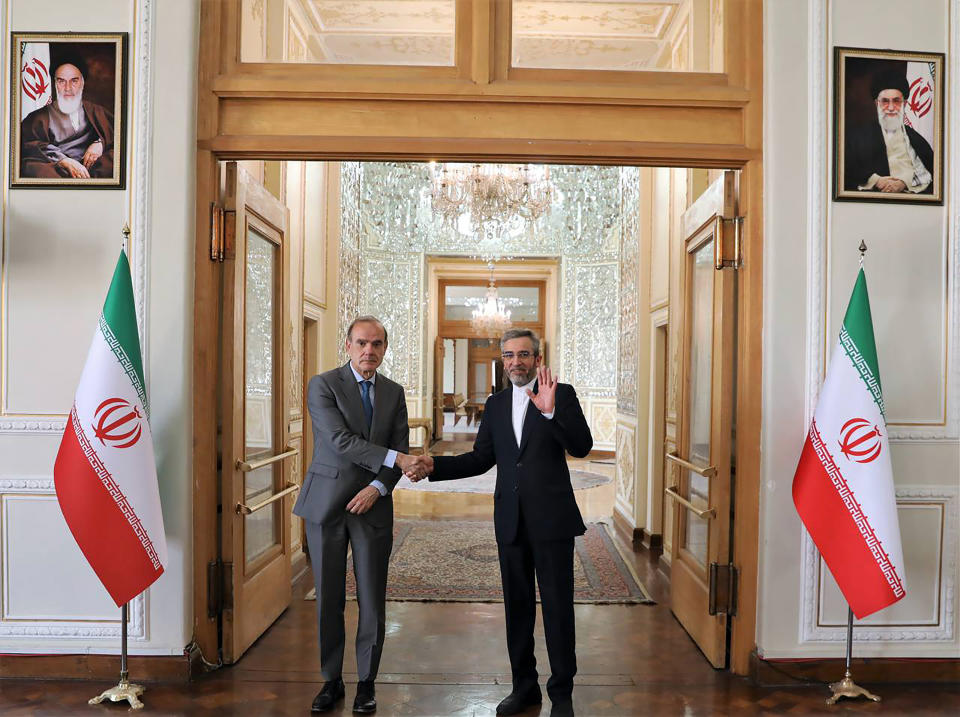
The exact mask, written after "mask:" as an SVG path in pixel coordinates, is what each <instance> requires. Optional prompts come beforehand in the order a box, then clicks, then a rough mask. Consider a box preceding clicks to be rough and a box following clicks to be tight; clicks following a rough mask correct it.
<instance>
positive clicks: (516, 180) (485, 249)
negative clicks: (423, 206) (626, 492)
mask: <svg viewBox="0 0 960 717" xmlns="http://www.w3.org/2000/svg"><path fill="white" fill-rule="evenodd" d="M430 169H431V175H432V179H433V185H432V187H431V190H430V200H431V203H432V205H433V210H434V211H435V212H437V213H438V214H439V215H440V216H441V217H442V218H443V221H444V224H446V225H447V226H450V227H453V228H454V229H457V228H458V224H459V222H460V218H461V217H464V216H466V217H469V221H470V229H471V231H472V232H473V234H474V235H475V236H476V238H477V242H478V243H477V255H478V256H481V257H482V258H483V259H487V260H491V259H499V258H500V253H501V248H502V242H501V241H500V235H501V233H502V232H503V230H504V229H505V228H506V227H507V226H508V225H510V224H511V223H515V222H517V221H518V220H519V221H527V222H533V221H536V220H537V219H539V218H540V217H542V216H543V215H544V214H545V213H546V212H547V210H549V209H550V207H551V205H552V204H553V200H554V194H555V191H554V187H553V183H552V182H551V181H550V168H549V167H547V166H546V165H531V164H459V163H442V164H437V163H435V162H432V163H431V164H430Z"/></svg>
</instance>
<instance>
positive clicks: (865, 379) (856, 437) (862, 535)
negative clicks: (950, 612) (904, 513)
mask: <svg viewBox="0 0 960 717" xmlns="http://www.w3.org/2000/svg"><path fill="white" fill-rule="evenodd" d="M793 502H794V504H795V505H796V507H797V512H798V513H799V514H800V519H801V520H802V521H803V524H804V525H805V526H806V528H807V531H808V532H809V533H810V537H811V538H813V542H814V543H816V545H817V548H818V549H819V550H820V554H821V555H822V556H823V559H824V561H825V562H826V563H827V567H829V568H830V572H831V573H833V577H834V578H835V579H836V581H837V585H839V586H840V590H841V592H842V593H843V596H844V597H845V598H846V600H847V604H848V605H849V606H850V608H851V609H852V610H853V614H854V615H856V616H857V617H858V618H861V619H862V618H864V617H866V616H868V615H871V614H873V613H874V612H876V611H877V610H881V609H883V608H885V607H887V606H889V605H891V604H893V603H895V602H897V601H898V600H900V599H902V598H903V597H904V596H905V595H906V594H907V592H906V584H905V582H904V570H903V550H902V548H901V544H900V525H899V522H898V521H897V499H896V492H895V490H894V485H893V469H892V467H891V463H890V445H889V443H888V441H887V424H886V418H885V413H884V408H883V393H882V391H881V388H880V371H879V368H878V364H877V348H876V342H875V341H874V338H873V319H872V318H871V315H870V299H869V297H868V296H867V279H866V277H865V276H864V273H863V269H862V268H861V269H860V273H859V274H858V275H857V281H856V283H855V284H854V287H853V294H852V296H851V297H850V303H849V305H848V306H847V313H846V315H845V316H844V318H843V327H842V328H841V329H840V336H839V338H838V339H837V345H836V347H835V348H834V350H833V356H832V357H831V359H830V366H829V368H828V370H827V377H826V380H825V381H824V383H823V388H822V389H821V390H820V396H819V398H818V400H817V408H816V411H815V413H814V417H813V422H812V424H811V425H810V431H809V433H808V434H807V441H806V443H805V444H804V446H803V452H802V454H801V455H800V464H799V465H798V466H797V472H796V475H795V476H794V478H793Z"/></svg>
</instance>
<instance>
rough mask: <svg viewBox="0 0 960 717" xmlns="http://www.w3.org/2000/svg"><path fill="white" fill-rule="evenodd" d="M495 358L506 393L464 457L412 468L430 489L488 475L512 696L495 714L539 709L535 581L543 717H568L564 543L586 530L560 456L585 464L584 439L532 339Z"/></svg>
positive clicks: (570, 637) (512, 336)
mask: <svg viewBox="0 0 960 717" xmlns="http://www.w3.org/2000/svg"><path fill="white" fill-rule="evenodd" d="M500 349H501V351H502V354H503V366H504V369H505V370H506V372H507V375H508V376H509V378H510V382H511V384H512V386H510V387H509V388H507V389H506V390H504V391H500V392H499V393H496V394H494V395H493V396H491V397H490V398H488V399H487V402H486V405H485V407H484V409H483V419H482V420H481V422H480V428H479V430H478V433H477V438H476V441H475V442H474V444H473V450H472V451H471V452H470V453H463V454H461V455H459V456H435V457H432V458H431V457H430V456H422V457H420V460H421V462H422V469H423V472H426V473H428V474H430V480H452V479H456V478H467V477H469V476H474V475H479V474H481V473H485V472H486V471H488V470H489V469H490V468H491V467H492V466H493V465H494V463H496V465H497V485H496V489H495V491H494V494H493V499H494V513H493V522H494V530H495V532H496V537H497V548H498V550H499V554H500V575H501V580H502V582H503V605H504V611H505V613H506V623H507V651H508V653H509V655H510V667H511V670H512V673H513V689H512V691H511V692H510V694H509V695H508V696H507V697H506V699H504V700H503V701H502V702H501V703H500V704H499V705H498V706H497V714H498V715H513V714H519V713H520V712H523V711H524V710H525V709H526V708H527V707H529V706H532V705H536V704H540V702H541V699H542V698H541V694H540V686H539V685H538V684H537V667H536V664H537V663H536V658H535V657H534V654H533V627H534V624H535V622H536V614H537V601H536V593H535V590H534V576H536V580H537V584H538V585H539V586H540V598H541V601H542V605H543V626H544V631H545V633H546V638H547V655H548V656H549V658H550V670H551V673H552V674H551V676H550V679H549V680H548V681H547V694H548V695H549V696H550V700H551V702H552V707H551V711H550V714H551V716H552V717H559V716H561V715H572V714H573V702H572V695H573V676H574V675H575V674H576V672H577V656H576V639H575V629H574V613H573V539H574V537H575V536H577V535H583V534H584V533H585V532H586V527H585V526H584V524H583V518H582V517H581V516H580V510H579V508H577V503H576V501H575V500H574V497H573V487H572V486H571V484H570V471H569V470H568V469H567V460H566V456H565V453H569V454H570V455H572V456H576V457H577V458H582V457H584V456H586V455H587V454H588V453H589V452H590V449H591V448H592V447H593V438H592V437H591V435H590V427H589V426H588V425H587V421H586V419H585V418H584V416H583V410H582V409H581V408H580V402H579V401H578V400H577V394H576V392H575V391H574V390H573V387H572V386H570V385H569V384H565V383H558V382H557V380H556V379H555V378H554V377H553V376H552V374H551V372H550V369H548V368H546V367H544V366H542V365H541V363H542V358H541V356H540V339H539V338H537V336H536V334H534V333H533V332H532V331H529V330H527V329H511V330H509V331H507V332H506V333H504V335H503V337H502V338H501V340H500ZM531 404H532V405H531ZM411 477H413V476H411Z"/></svg>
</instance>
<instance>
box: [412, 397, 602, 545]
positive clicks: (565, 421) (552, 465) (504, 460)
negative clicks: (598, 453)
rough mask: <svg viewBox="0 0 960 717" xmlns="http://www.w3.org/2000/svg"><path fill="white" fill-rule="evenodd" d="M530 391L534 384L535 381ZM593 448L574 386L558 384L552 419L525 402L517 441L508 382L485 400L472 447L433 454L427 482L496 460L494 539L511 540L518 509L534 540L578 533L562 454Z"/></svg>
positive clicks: (482, 468)
mask: <svg viewBox="0 0 960 717" xmlns="http://www.w3.org/2000/svg"><path fill="white" fill-rule="evenodd" d="M533 390H534V393H536V392H537V386H536V384H535V385H534V389H533ZM592 447H593V437H592V436H591V435H590V427H589V426H588V425H587V420H586V419H585V418H584V416H583V409H582V408H580V401H579V400H577V393H576V391H574V389H573V386H570V385H569V384H565V383H561V384H558V385H557V400H556V408H555V409H554V415H553V418H552V419H547V418H544V417H543V414H541V413H540V411H538V410H537V407H536V406H534V405H533V403H530V404H529V405H528V407H527V413H526V416H525V417H524V421H523V432H522V433H521V441H520V445H519V446H517V438H516V436H515V435H514V433H513V386H510V387H509V388H507V389H506V390H504V391H500V392H499V393H495V394H494V395H492V396H490V398H488V399H487V403H486V406H485V407H484V409H483V419H482V420H481V421H480V428H479V431H478V433H477V438H476V441H474V444H473V450H472V451H471V452H469V453H461V454H460V455H459V456H436V457H434V459H433V460H434V471H433V475H431V476H430V480H451V479H455V478H466V477H468V476H474V475H480V474H481V473H485V472H487V471H488V470H490V468H491V467H492V466H493V465H494V463H496V465H497V485H496V489H495V490H494V494H493V504H494V509H493V522H494V528H495V531H496V536H497V542H499V543H513V542H514V541H515V540H516V537H517V526H518V525H519V521H520V511H521V510H522V511H523V520H524V523H525V524H526V526H527V530H528V531H529V533H530V535H531V536H532V537H533V538H534V539H535V540H559V539H562V538H571V537H573V536H575V535H583V534H584V533H585V532H586V526H584V524H583V518H582V517H581V516H580V509H579V508H577V503H576V501H575V500H574V498H573V486H572V485H571V484H570V471H569V470H568V469H567V461H566V457H565V455H564V453H569V454H570V455H572V456H575V457H577V458H583V457H584V456H586V455H587V454H588V453H589V452H590V449H591V448H592Z"/></svg>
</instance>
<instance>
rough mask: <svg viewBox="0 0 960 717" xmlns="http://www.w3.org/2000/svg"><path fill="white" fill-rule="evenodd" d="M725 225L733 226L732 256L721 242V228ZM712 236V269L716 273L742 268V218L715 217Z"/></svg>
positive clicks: (724, 243)
mask: <svg viewBox="0 0 960 717" xmlns="http://www.w3.org/2000/svg"><path fill="white" fill-rule="evenodd" d="M725 224H733V255H732V256H731V255H730V254H729V250H728V248H727V245H726V242H724V241H723V227H724V225H725ZM714 234H715V239H714V244H713V259H714V267H715V268H716V269H717V271H720V270H721V269H739V268H740V267H741V266H743V253H742V245H743V217H741V216H735V217H724V216H720V215H717V218H716V227H715V229H714Z"/></svg>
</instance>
